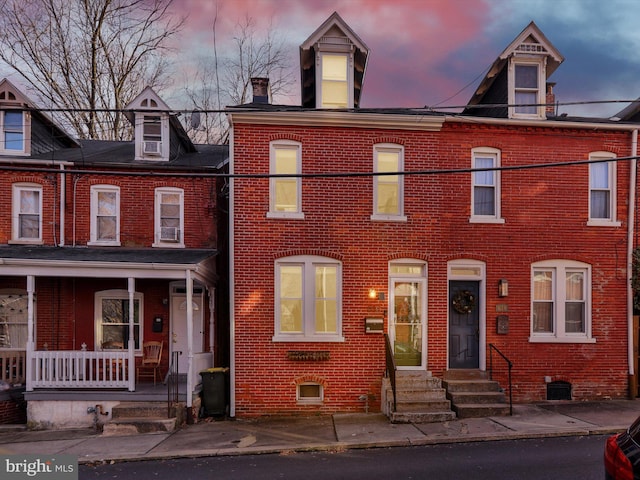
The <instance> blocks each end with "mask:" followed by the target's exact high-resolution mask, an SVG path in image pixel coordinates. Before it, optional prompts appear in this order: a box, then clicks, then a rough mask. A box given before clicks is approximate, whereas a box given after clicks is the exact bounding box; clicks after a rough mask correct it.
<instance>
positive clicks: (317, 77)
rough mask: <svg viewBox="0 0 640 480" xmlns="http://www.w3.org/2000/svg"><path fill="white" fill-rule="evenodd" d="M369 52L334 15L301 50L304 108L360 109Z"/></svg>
mask: <svg viewBox="0 0 640 480" xmlns="http://www.w3.org/2000/svg"><path fill="white" fill-rule="evenodd" d="M368 56H369V48H368V47H367V46H366V45H365V44H364V42H363V41H362V40H360V38H359V37H358V36H357V35H356V34H355V33H354V32H353V30H351V28H350V27H349V26H348V25H347V24H346V23H345V21H344V20H343V19H342V18H341V17H340V15H338V13H337V12H334V13H333V14H332V15H331V16H330V17H329V18H328V19H327V20H326V21H325V22H324V23H323V24H322V25H321V26H320V27H319V28H318V29H317V30H316V31H315V32H313V34H312V35H311V36H310V37H309V38H308V39H307V40H306V41H305V42H304V43H303V44H302V45H301V46H300V73H301V85H302V106H303V107H305V108H358V107H359V106H360V95H361V93H362V83H363V81H364V74H365V70H366V66H367V57H368Z"/></svg>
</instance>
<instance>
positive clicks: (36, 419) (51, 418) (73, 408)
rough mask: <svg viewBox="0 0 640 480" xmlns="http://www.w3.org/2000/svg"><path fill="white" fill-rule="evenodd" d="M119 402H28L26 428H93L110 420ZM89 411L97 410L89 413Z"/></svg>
mask: <svg viewBox="0 0 640 480" xmlns="http://www.w3.org/2000/svg"><path fill="white" fill-rule="evenodd" d="M119 403H120V402H118V401H111V402H100V403H96V402H95V401H78V400H56V401H51V400H29V401H28V402H27V426H28V427H29V428H30V429H33V430H53V429H66V428H93V427H95V426H96V425H101V424H103V423H106V422H108V421H109V420H111V409H112V408H113V407H114V406H115V405H118V404H119ZM89 409H95V410H97V411H96V412H95V413H94V412H89Z"/></svg>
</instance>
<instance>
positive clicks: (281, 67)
mask: <svg viewBox="0 0 640 480" xmlns="http://www.w3.org/2000/svg"><path fill="white" fill-rule="evenodd" d="M217 21H218V10H217V6H216V13H215V16H214V19H213V24H212V32H213V58H212V59H210V58H207V57H205V58H203V59H202V60H201V61H200V63H199V67H198V69H197V72H196V74H195V75H194V76H193V77H192V79H193V80H192V81H190V82H189V83H188V84H187V86H186V87H185V92H186V95H187V97H188V98H189V99H190V100H191V101H192V102H193V105H194V106H195V108H196V110H202V111H205V112H207V111H208V112H210V113H207V114H206V115H204V119H203V118H202V116H200V118H199V122H198V123H197V126H196V125H192V124H190V122H187V123H188V124H187V130H188V132H189V134H190V136H191V138H192V139H193V140H194V141H196V142H198V143H203V142H206V143H223V142H225V141H226V139H227V136H228V131H229V126H228V124H227V123H226V117H225V115H224V113H222V112H220V110H222V109H224V107H225V106H228V105H242V104H244V103H248V102H250V101H251V88H252V86H251V79H252V78H254V77H266V78H269V90H270V94H271V98H278V97H283V96H286V95H287V93H288V91H289V90H290V88H291V86H292V85H293V84H294V74H293V71H292V70H291V64H290V62H289V57H288V51H289V49H288V48H286V46H285V43H284V40H282V39H281V38H280V37H279V36H278V35H277V32H276V31H275V29H274V28H273V26H272V25H269V26H268V28H267V30H266V33H265V34H264V35H262V36H261V35H260V34H259V32H258V28H257V25H256V23H255V21H254V20H253V18H251V17H250V16H248V15H246V16H245V17H244V19H243V20H242V21H241V22H239V23H238V24H237V25H236V32H235V35H234V36H233V48H231V49H229V50H228V55H227V56H225V57H223V58H221V59H219V58H218V48H217V43H216V26H217Z"/></svg>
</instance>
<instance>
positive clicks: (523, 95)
mask: <svg viewBox="0 0 640 480" xmlns="http://www.w3.org/2000/svg"><path fill="white" fill-rule="evenodd" d="M563 61H564V57H563V56H562V55H560V52H558V50H556V48H555V47H554V46H553V45H552V44H551V42H549V40H547V38H546V37H545V36H544V34H543V33H542V32H541V31H540V29H539V28H538V26H537V25H536V24H535V23H534V22H531V23H530V24H529V25H528V26H527V27H526V28H525V29H524V30H523V31H522V32H521V33H520V35H518V36H517V37H516V39H515V40H514V41H513V42H511V44H510V45H509V46H508V47H507V48H506V49H505V50H504V51H503V52H502V53H501V54H500V56H499V57H498V58H497V59H496V60H495V62H493V65H491V68H490V69H489V71H488V73H487V75H486V76H485V77H484V79H483V80H482V82H481V83H480V85H479V86H478V89H477V90H476V91H475V93H474V95H473V97H472V98H471V100H470V101H469V104H468V106H467V108H465V110H464V114H466V115H475V116H483V117H497V118H519V119H544V118H546V108H545V104H546V93H547V92H546V84H547V79H548V78H549V77H550V76H551V74H552V73H553V72H554V71H555V70H556V68H558V66H559V65H560V64H561V63H562V62H563ZM484 105H486V106H484Z"/></svg>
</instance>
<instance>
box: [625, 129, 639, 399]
mask: <svg viewBox="0 0 640 480" xmlns="http://www.w3.org/2000/svg"><path fill="white" fill-rule="evenodd" d="M636 155H638V130H633V132H632V133H631V156H632V157H635V156H636ZM637 163H638V160H637V159H636V158H634V159H633V160H631V163H630V170H631V171H630V173H629V214H628V220H627V360H628V362H629V397H630V398H635V396H636V392H633V391H632V388H631V386H632V385H636V382H635V358H634V357H635V353H634V346H633V339H634V336H635V333H634V331H633V288H632V285H631V279H632V277H633V248H634V245H633V229H634V224H635V205H636V181H637V179H636V177H637V171H636V169H637Z"/></svg>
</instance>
